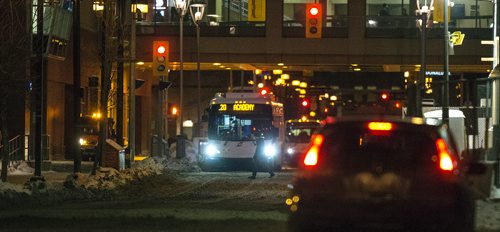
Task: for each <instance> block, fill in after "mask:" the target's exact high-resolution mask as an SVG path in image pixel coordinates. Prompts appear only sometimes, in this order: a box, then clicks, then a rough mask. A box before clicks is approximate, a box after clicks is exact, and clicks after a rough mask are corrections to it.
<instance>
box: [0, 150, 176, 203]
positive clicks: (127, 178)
mask: <svg viewBox="0 0 500 232" xmlns="http://www.w3.org/2000/svg"><path fill="white" fill-rule="evenodd" d="M166 160H167V158H148V159H145V160H143V161H140V162H135V163H134V165H133V167H132V168H130V169H125V170H122V171H118V170H116V169H113V168H106V167H100V168H98V169H97V170H96V173H95V175H91V174H86V173H78V174H70V175H68V176H67V177H66V180H65V181H64V183H62V184H61V183H52V182H50V181H43V180H36V181H29V182H27V183H25V184H24V186H22V185H16V184H11V183H4V182H1V181H0V208H1V206H5V207H9V206H10V207H12V206H16V205H23V204H37V203H39V204H51V203H57V202H61V201H66V200H85V199H87V200H94V199H95V200H104V199H109V198H113V197H114V196H115V195H117V194H119V191H118V189H119V188H120V187H123V186H125V185H126V184H129V183H131V182H133V181H140V180H141V179H143V178H146V177H150V176H155V175H160V174H162V173H163V171H164V170H165V163H166V162H167V161H166Z"/></svg>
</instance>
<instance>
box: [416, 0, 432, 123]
mask: <svg viewBox="0 0 500 232" xmlns="http://www.w3.org/2000/svg"><path fill="white" fill-rule="evenodd" d="M421 2H422V1H420V0H417V10H416V13H417V15H420V16H421V19H420V22H419V26H420V29H421V39H420V40H421V49H422V51H421V53H420V59H421V60H420V61H421V66H420V76H419V77H418V80H417V88H416V94H415V100H416V115H415V116H417V117H422V116H423V114H422V89H423V88H422V87H423V83H424V81H425V71H426V70H425V69H426V64H425V52H426V48H427V46H426V39H427V38H426V31H427V20H428V18H429V16H430V14H431V12H432V10H433V4H434V0H431V1H430V5H428V4H427V2H428V1H427V0H424V1H423V4H422V3H421Z"/></svg>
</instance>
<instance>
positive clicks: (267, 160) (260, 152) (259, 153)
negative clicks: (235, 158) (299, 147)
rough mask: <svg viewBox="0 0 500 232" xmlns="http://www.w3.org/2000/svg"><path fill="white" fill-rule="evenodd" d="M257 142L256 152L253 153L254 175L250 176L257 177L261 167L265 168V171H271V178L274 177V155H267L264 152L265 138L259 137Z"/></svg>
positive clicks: (251, 177)
mask: <svg viewBox="0 0 500 232" xmlns="http://www.w3.org/2000/svg"><path fill="white" fill-rule="evenodd" d="M256 143H257V145H256V146H257V148H256V149H255V154H254V155H253V160H252V175H251V176H249V177H248V178H250V179H255V178H256V177H257V172H258V171H259V169H263V170H264V171H267V172H269V178H273V177H274V175H275V174H274V172H273V163H274V159H273V157H267V156H266V155H265V153H264V149H265V142H264V138H262V137H258V138H257V140H256Z"/></svg>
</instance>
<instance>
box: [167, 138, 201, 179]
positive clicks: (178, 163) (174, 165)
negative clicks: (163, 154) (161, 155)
mask: <svg viewBox="0 0 500 232" xmlns="http://www.w3.org/2000/svg"><path fill="white" fill-rule="evenodd" d="M197 144H198V139H197V138H195V139H194V141H193V142H191V141H189V140H186V145H185V146H186V156H185V157H182V158H178V157H177V151H176V150H177V147H176V144H175V143H173V144H172V145H171V146H170V149H169V156H167V158H166V160H165V162H164V164H165V168H166V169H167V170H172V171H187V172H199V171H201V169H200V167H199V166H198V146H197Z"/></svg>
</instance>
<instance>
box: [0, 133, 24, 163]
mask: <svg viewBox="0 0 500 232" xmlns="http://www.w3.org/2000/svg"><path fill="white" fill-rule="evenodd" d="M22 139H23V137H22V136H21V135H17V136H15V137H14V138H12V139H10V140H9V143H8V144H7V146H6V148H7V152H8V156H9V166H12V165H13V164H14V163H15V162H19V161H22V160H24V158H23V154H22V151H23V140H22ZM2 148H4V146H3V145H0V149H2ZM0 158H1V157H0Z"/></svg>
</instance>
